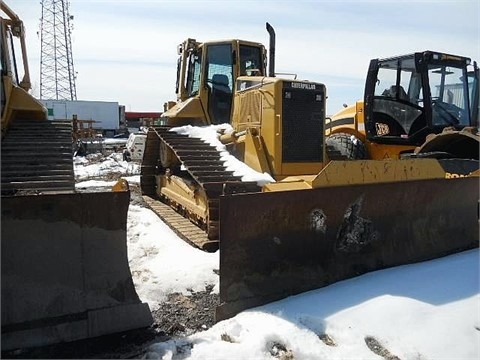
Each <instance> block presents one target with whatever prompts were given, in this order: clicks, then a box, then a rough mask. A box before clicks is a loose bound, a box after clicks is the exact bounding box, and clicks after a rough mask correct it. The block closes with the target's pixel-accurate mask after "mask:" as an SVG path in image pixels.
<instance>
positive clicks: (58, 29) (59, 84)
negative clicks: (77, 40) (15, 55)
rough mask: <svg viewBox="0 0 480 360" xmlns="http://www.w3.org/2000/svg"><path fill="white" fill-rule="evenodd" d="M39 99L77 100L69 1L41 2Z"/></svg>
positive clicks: (52, 0)
mask: <svg viewBox="0 0 480 360" xmlns="http://www.w3.org/2000/svg"><path fill="white" fill-rule="evenodd" d="M40 4H41V5H42V18H41V19H40V20H41V23H40V30H41V35H40V39H41V56H40V98H41V99H44V100H77V90H76V88H75V78H76V74H75V71H74V67H73V55H72V41H71V32H72V23H71V20H73V16H71V15H70V14H69V11H68V8H69V1H68V0H41V1H40Z"/></svg>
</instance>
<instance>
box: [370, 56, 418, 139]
mask: <svg viewBox="0 0 480 360" xmlns="http://www.w3.org/2000/svg"><path fill="white" fill-rule="evenodd" d="M422 105H423V94H422V86H421V77H420V74H419V73H417V71H416V69H415V63H414V59H413V58H406V59H400V60H399V59H393V60H390V61H386V62H384V63H381V64H380V68H379V70H378V75H377V83H376V86H375V93H374V101H373V113H374V127H373V128H374V131H375V134H376V136H389V137H400V138H405V139H407V138H408V136H409V134H413V133H415V132H417V131H418V130H420V129H422V128H424V127H425V126H426V122H425V120H424V119H425V117H424V116H423V106H422ZM373 128H372V129H373Z"/></svg>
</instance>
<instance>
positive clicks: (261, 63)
mask: <svg viewBox="0 0 480 360" xmlns="http://www.w3.org/2000/svg"><path fill="white" fill-rule="evenodd" d="M178 53H179V55H180V57H179V59H178V63H177V82H176V93H177V103H176V104H175V105H174V106H173V107H172V108H170V109H166V110H167V111H166V112H165V114H164V116H166V117H167V118H168V119H169V121H168V122H169V124H170V125H179V124H182V119H183V120H185V122H186V121H188V122H189V123H194V124H199V125H206V124H221V123H229V122H230V118H231V112H232V100H233V92H234V84H235V80H236V78H237V77H239V76H242V75H265V73H266V63H265V59H266V50H265V47H264V46H263V45H262V44H259V43H254V42H249V41H243V40H227V41H216V42H204V43H199V42H197V41H195V40H194V39H187V40H186V41H184V42H183V43H182V44H180V45H179V47H178Z"/></svg>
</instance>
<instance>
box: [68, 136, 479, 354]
mask: <svg viewBox="0 0 480 360" xmlns="http://www.w3.org/2000/svg"><path fill="white" fill-rule="evenodd" d="M186 131H188V130H186ZM119 156H120V157H119ZM131 165H132V164H131V163H125V162H123V161H122V160H121V154H120V155H119V154H115V155H112V156H109V157H108V158H106V159H105V160H104V161H102V162H101V163H100V164H92V163H90V162H89V161H88V159H86V158H76V160H75V174H76V177H77V179H85V180H86V181H84V182H82V183H81V184H83V185H81V186H83V187H88V186H100V185H101V184H102V183H101V182H88V179H91V178H92V177H95V176H99V174H106V173H108V172H112V171H113V172H120V173H121V174H124V177H125V178H126V179H127V180H128V181H130V182H136V183H137V184H138V181H139V176H138V173H139V169H138V168H133V167H132V168H131V167H130V166H131ZM233 166H235V165H233ZM260 175H262V174H260ZM103 184H104V185H105V186H107V187H108V186H111V185H110V182H104V183H103ZM127 241H128V256H129V263H130V269H131V272H132V276H133V280H134V284H135V287H136V290H137V293H138V294H139V296H140V298H141V299H142V301H145V302H148V303H149V305H150V307H151V309H152V310H153V309H155V308H157V307H158V305H159V303H160V302H162V300H164V299H165V297H166V295H168V294H169V293H172V292H182V293H184V294H187V293H188V291H189V289H191V290H194V291H200V290H205V287H206V285H209V284H210V285H215V287H214V290H213V291H218V284H219V279H218V276H217V275H215V273H214V272H213V270H214V269H218V264H219V253H218V251H217V252H216V253H213V254H210V253H205V252H202V251H200V250H198V249H196V248H193V247H191V246H189V245H188V244H186V243H185V242H184V241H183V240H181V239H180V238H178V237H177V236H176V235H175V233H173V232H172V231H171V230H170V228H169V227H168V226H166V225H165V224H164V223H163V222H162V221H161V220H160V219H159V218H158V217H157V216H156V215H155V214H154V213H153V212H152V211H150V210H149V209H145V208H142V207H139V206H135V205H131V206H130V207H129V211H128V223H127ZM479 255H480V252H479V250H478V249H475V250H470V251H465V252H462V253H459V254H454V255H450V256H448V257H445V258H441V259H436V260H432V261H428V262H424V263H418V264H413V265H406V266H399V267H395V268H391V269H386V270H381V271H376V272H372V273H369V274H365V275H363V276H360V277H357V278H354V279H349V280H345V281H342V282H338V283H336V284H332V285H330V286H328V287H325V288H321V289H317V290H314V291H310V292H306V293H303V294H300V295H297V296H292V297H289V298H287V299H284V300H280V301H277V302H273V303H271V304H267V305H264V306H260V307H257V308H254V309H250V310H246V311H243V312H241V313H240V314H238V315H237V316H235V317H234V318H231V319H228V320H224V321H221V322H219V323H217V324H216V325H215V326H213V327H212V328H210V329H208V330H207V331H204V332H199V333H196V334H193V335H191V336H189V337H187V338H183V339H177V340H171V341H169V342H165V343H158V344H155V345H153V346H152V347H151V348H150V351H151V353H150V354H149V356H153V357H156V358H163V359H185V358H189V359H272V358H274V357H273V356H272V354H276V357H277V358H278V357H279V356H280V355H281V353H282V352H283V355H284V357H283V358H284V359H382V358H387V359H390V360H392V359H396V358H395V356H397V357H398V358H399V359H402V360H405V359H419V360H437V359H445V360H446V359H461V360H465V359H479V358H480V345H479V344H480V290H479V280H480V279H479ZM322 338H323V339H324V341H322ZM370 338H373V339H376V340H377V341H379V342H380V344H381V345H383V346H384V347H385V348H386V349H387V350H388V351H389V354H390V357H388V356H387V355H388V353H385V352H384V353H383V356H380V355H376V354H374V352H372V351H371V350H370V349H369V348H368V346H367V341H366V340H368V339H370ZM192 346H193V347H192ZM180 352H183V353H180ZM289 356H290V357H289ZM292 356H293V357H292Z"/></svg>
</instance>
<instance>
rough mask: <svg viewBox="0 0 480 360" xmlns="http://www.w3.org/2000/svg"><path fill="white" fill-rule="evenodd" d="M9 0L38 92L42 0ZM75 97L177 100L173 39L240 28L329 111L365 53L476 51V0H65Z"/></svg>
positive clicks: (235, 34)
mask: <svg viewBox="0 0 480 360" xmlns="http://www.w3.org/2000/svg"><path fill="white" fill-rule="evenodd" d="M6 2H7V4H8V5H9V6H10V7H11V8H12V9H13V10H14V11H15V12H16V13H17V14H18V15H19V16H20V17H21V18H22V19H23V21H24V24H25V27H26V30H27V47H28V55H29V64H30V72H31V78H32V84H33V93H34V95H36V96H39V93H40V36H39V35H38V34H37V33H38V32H39V30H40V18H41V5H40V1H34V0H10V1H6ZM70 15H73V17H74V18H73V21H72V24H73V31H72V52H73V59H74V67H75V71H76V72H77V80H76V90H77V99H78V100H96V101H115V102H118V103H119V104H121V105H125V107H126V111H163V104H164V103H165V102H166V101H168V100H175V99H176V96H175V77H176V61H177V53H176V49H177V45H178V44H180V43H181V42H182V41H183V40H185V39H187V38H195V39H196V40H197V41H208V40H219V39H231V38H238V39H243V40H252V41H256V42H261V43H263V44H264V45H265V46H267V47H268V41H269V40H268V33H267V31H266V30H265V23H266V22H269V23H270V24H271V25H272V26H273V27H274V29H275V32H276V67H275V69H276V72H279V73H280V72H282V73H291V74H292V73H293V74H296V75H297V78H298V79H302V80H303V79H305V80H310V81H316V82H321V83H324V84H325V85H326V87H327V93H328V100H327V113H328V114H333V113H335V112H336V111H338V110H340V109H341V108H342V105H343V104H344V103H346V104H352V103H353V102H355V101H356V100H359V99H361V98H362V96H363V88H364V79H365V75H366V72H367V67H368V63H369V60H370V59H373V58H383V57H389V56H394V55H400V54H407V53H411V52H415V51H422V50H436V51H443V52H447V53H451V54H458V55H463V56H468V57H470V58H472V59H473V60H477V61H480V26H479V21H480V20H479V19H480V2H478V1H477V0H459V1H456V0H436V1H433V0H422V1H409V0H404V1H397V0H381V1H380V0H377V1H374V0H372V1H363V0H358V1H354V0H348V1H347V0H339V1H334V0H330V1H326V0H310V1H309V0H303V1H302V0H278V1H275V2H273V1H263V2H261V1H253V0H244V1H238V0H207V1H197V0H191V1H189V0H135V1H134V0H120V1H117V0H102V1H95V0H70Z"/></svg>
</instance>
